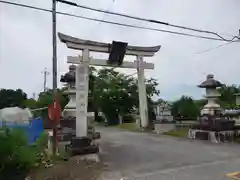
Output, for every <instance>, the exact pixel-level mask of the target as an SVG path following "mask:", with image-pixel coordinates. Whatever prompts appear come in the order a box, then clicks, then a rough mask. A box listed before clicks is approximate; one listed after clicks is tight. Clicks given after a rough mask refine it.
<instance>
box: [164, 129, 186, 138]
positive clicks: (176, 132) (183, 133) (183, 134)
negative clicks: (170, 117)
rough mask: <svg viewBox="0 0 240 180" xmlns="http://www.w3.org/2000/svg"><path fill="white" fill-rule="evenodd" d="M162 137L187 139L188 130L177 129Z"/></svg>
mask: <svg viewBox="0 0 240 180" xmlns="http://www.w3.org/2000/svg"><path fill="white" fill-rule="evenodd" d="M163 134H164V135H168V136H174V137H188V128H179V129H175V130H171V131H168V132H165V133H163Z"/></svg>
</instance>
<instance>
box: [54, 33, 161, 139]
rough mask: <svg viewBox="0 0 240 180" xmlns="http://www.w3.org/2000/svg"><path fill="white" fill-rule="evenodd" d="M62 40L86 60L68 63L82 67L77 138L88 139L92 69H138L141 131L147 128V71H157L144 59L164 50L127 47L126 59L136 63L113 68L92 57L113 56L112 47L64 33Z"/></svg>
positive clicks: (73, 59)
mask: <svg viewBox="0 0 240 180" xmlns="http://www.w3.org/2000/svg"><path fill="white" fill-rule="evenodd" d="M58 36H59V39H60V40H61V41H62V42H63V43H65V44H66V45H67V47H68V48H70V49H76V50H81V51H82V56H79V57H71V56H70V57H68V60H67V62H68V63H74V64H79V65H78V66H77V69H76V136H77V137H81V136H86V135H87V129H88V128H87V104H88V88H89V87H88V80H89V65H93V66H107V67H117V68H134V69H137V74H138V92H139V106H140V107H139V111H140V120H141V127H142V128H143V129H145V128H147V127H148V123H149V120H148V106H147V105H148V104H147V95H146V85H145V77H144V70H145V69H154V64H153V63H146V62H144V61H143V57H152V56H154V54H155V53H156V52H158V51H159V49H160V48H161V46H153V47H139V46H127V49H126V53H125V55H133V56H136V61H134V62H126V61H124V62H123V63H122V64H121V65H116V64H109V63H108V61H107V60H104V59H92V58H90V57H89V52H90V51H92V52H100V53H110V48H109V47H111V44H109V43H102V42H96V41H87V40H82V39H79V38H75V37H72V36H68V35H65V34H62V33H58Z"/></svg>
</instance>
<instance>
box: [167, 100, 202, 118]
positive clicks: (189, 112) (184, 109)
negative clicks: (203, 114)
mask: <svg viewBox="0 0 240 180" xmlns="http://www.w3.org/2000/svg"><path fill="white" fill-rule="evenodd" d="M171 111H172V115H173V116H174V117H175V118H176V117H178V116H182V117H184V118H186V119H187V118H190V119H192V118H196V117H197V116H199V115H200V109H199V107H198V106H197V104H196V103H195V102H194V100H193V99H192V98H191V97H188V96H182V97H181V98H180V99H179V100H177V101H175V102H173V104H172V108H171Z"/></svg>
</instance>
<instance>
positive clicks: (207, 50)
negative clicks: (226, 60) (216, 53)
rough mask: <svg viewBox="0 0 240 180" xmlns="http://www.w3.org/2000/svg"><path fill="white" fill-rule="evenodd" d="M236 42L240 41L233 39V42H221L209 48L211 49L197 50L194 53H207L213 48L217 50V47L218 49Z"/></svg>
mask: <svg viewBox="0 0 240 180" xmlns="http://www.w3.org/2000/svg"><path fill="white" fill-rule="evenodd" d="M236 42H240V41H231V42H227V43H224V44H220V45H218V46H215V47H212V48H209V49H205V50H203V51H199V52H196V53H195V54H194V55H199V54H203V53H206V52H209V51H212V50H215V49H218V48H221V47H223V46H226V45H229V44H232V43H236Z"/></svg>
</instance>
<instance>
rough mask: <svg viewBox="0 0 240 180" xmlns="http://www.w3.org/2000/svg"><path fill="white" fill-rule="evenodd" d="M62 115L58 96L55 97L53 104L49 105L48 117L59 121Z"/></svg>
mask: <svg viewBox="0 0 240 180" xmlns="http://www.w3.org/2000/svg"><path fill="white" fill-rule="evenodd" d="M60 117H61V106H60V103H59V100H58V98H55V100H54V101H53V103H52V104H49V105H48V118H49V120H51V121H55V122H59V120H60Z"/></svg>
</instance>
